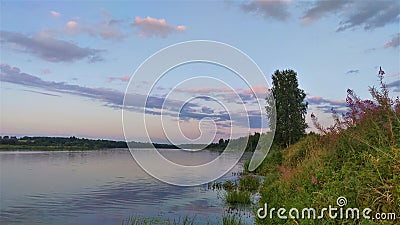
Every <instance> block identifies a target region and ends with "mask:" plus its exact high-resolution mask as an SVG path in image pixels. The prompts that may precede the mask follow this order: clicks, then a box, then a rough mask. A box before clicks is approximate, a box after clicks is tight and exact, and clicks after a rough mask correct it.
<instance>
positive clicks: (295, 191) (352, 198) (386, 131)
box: [256, 83, 400, 224]
mask: <svg viewBox="0 0 400 225" xmlns="http://www.w3.org/2000/svg"><path fill="white" fill-rule="evenodd" d="M371 94H372V97H373V100H372V101H371V100H361V99H360V98H358V97H357V96H356V95H355V94H354V93H353V92H352V91H351V90H349V91H348V98H347V104H348V106H349V112H348V113H347V114H346V115H344V116H341V115H338V114H337V113H335V112H333V118H334V121H335V123H334V125H333V126H331V127H329V128H323V127H322V126H321V125H320V124H319V123H318V120H317V118H316V117H315V116H313V118H312V119H313V121H314V124H315V126H316V127H317V128H318V129H319V130H320V132H321V135H309V136H307V137H305V138H303V139H302V140H301V141H299V142H298V143H296V144H294V145H292V146H290V147H288V148H286V149H279V148H272V149H271V152H270V154H269V155H268V156H267V158H266V159H265V160H264V162H263V163H262V165H261V167H259V168H258V169H257V171H256V173H258V174H260V175H263V176H265V180H264V184H263V185H262V187H261V190H260V194H261V199H260V207H262V206H264V203H267V204H268V208H269V209H271V208H272V207H275V208H276V209H278V208H280V207H284V208H285V209H286V210H287V211H289V210H290V209H291V208H297V209H298V210H299V211H300V217H301V210H302V209H303V208H309V207H313V208H315V209H316V210H317V216H319V215H320V212H319V211H318V210H321V209H322V208H325V207H328V206H329V205H332V207H337V208H340V207H339V206H338V205H337V199H338V198H339V197H345V198H346V200H347V203H346V204H345V205H344V206H343V209H344V210H346V209H347V208H358V209H360V214H361V211H362V210H363V209H365V208H370V209H371V210H372V212H371V213H370V214H369V215H370V216H371V217H373V216H374V215H375V213H386V214H387V213H395V214H396V216H397V218H396V219H395V220H393V219H390V220H374V221H373V220H367V219H365V218H363V217H362V215H360V218H359V219H353V218H351V217H350V216H349V217H348V218H347V219H346V218H345V217H344V218H342V219H339V216H338V217H336V218H335V219H333V218H330V217H329V216H328V213H325V214H324V215H325V216H324V217H323V218H322V219H318V220H314V219H307V218H306V219H301V218H287V219H279V218H278V216H277V213H276V211H275V212H274V216H273V218H272V219H270V218H269V216H267V218H265V219H257V224H400V219H399V218H400V104H399V99H398V98H397V100H396V99H395V100H391V99H390V98H389V97H388V92H387V89H386V87H385V85H384V84H383V83H381V90H380V91H378V90H376V89H371ZM268 215H269V214H268ZM286 216H289V215H288V213H287V212H286Z"/></svg>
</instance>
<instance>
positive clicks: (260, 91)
mask: <svg viewBox="0 0 400 225" xmlns="http://www.w3.org/2000/svg"><path fill="white" fill-rule="evenodd" d="M244 93H245V94H253V93H255V94H256V95H265V94H266V93H267V87H265V86H264V85H256V86H253V87H251V88H249V89H247V90H245V91H244Z"/></svg>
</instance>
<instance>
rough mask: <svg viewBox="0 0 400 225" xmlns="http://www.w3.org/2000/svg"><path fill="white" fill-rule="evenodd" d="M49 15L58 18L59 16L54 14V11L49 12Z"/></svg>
mask: <svg viewBox="0 0 400 225" xmlns="http://www.w3.org/2000/svg"><path fill="white" fill-rule="evenodd" d="M50 15H51V16H52V17H59V16H60V15H61V14H60V13H59V12H56V11H50Z"/></svg>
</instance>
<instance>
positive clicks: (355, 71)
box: [346, 70, 360, 74]
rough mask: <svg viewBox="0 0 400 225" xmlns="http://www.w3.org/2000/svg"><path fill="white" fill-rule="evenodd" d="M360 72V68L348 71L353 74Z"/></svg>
mask: <svg viewBox="0 0 400 225" xmlns="http://www.w3.org/2000/svg"><path fill="white" fill-rule="evenodd" d="M359 72H360V70H349V71H347V72H346V74H352V73H354V74H357V73H359Z"/></svg>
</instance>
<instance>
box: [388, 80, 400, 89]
mask: <svg viewBox="0 0 400 225" xmlns="http://www.w3.org/2000/svg"><path fill="white" fill-rule="evenodd" d="M386 86H387V87H388V88H393V91H394V92H400V80H396V81H393V82H390V83H388V84H386Z"/></svg>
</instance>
